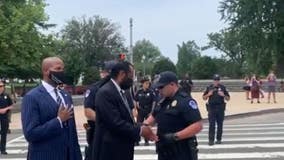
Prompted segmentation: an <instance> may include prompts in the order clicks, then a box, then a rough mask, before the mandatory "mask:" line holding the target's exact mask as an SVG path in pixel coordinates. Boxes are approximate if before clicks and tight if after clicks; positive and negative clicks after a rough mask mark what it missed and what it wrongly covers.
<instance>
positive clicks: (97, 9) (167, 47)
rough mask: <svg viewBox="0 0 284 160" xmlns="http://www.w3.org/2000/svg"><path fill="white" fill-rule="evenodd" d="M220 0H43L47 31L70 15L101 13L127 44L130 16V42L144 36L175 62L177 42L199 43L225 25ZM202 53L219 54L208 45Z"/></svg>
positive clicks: (76, 16)
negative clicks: (47, 17)
mask: <svg viewBox="0 0 284 160" xmlns="http://www.w3.org/2000/svg"><path fill="white" fill-rule="evenodd" d="M219 1H220V0H46V3H47V4H48V6H47V7H46V13H47V14H48V15H49V21H48V22H49V23H53V24H57V27H55V28H52V29H50V32H58V31H60V30H61V29H62V28H63V27H64V25H66V22H67V21H69V20H71V19H72V17H75V18H81V17H82V16H85V17H91V16H94V15H100V16H101V17H103V18H107V19H109V20H110V21H111V22H112V23H116V24H118V25H119V26H120V30H119V31H120V33H121V34H122V36H123V37H124V38H125V42H124V43H125V46H128V47H129V45H130V42H129V39H130V38H129V37H130V27H129V19H130V18H132V19H133V45H134V44H135V42H137V41H138V40H142V39H146V40H149V41H151V42H152V43H153V44H154V45H155V46H157V47H158V48H159V49H160V51H161V53H162V54H163V55H164V56H166V57H169V58H170V59H171V60H172V61H173V62H174V63H176V62H177V52H178V48H177V45H181V44H182V42H187V41H191V40H194V41H195V42H196V44H197V45H198V46H205V45H206V44H207V43H208V39H207V34H208V33H212V32H218V31H220V30H221V29H223V28H224V27H226V25H225V23H224V21H221V20H220V17H221V15H220V13H218V6H219ZM202 55H208V56H212V57H219V56H220V55H221V53H219V52H217V51H215V50H214V49H210V50H207V51H203V52H202Z"/></svg>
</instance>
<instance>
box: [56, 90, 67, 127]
mask: <svg viewBox="0 0 284 160" xmlns="http://www.w3.org/2000/svg"><path fill="white" fill-rule="evenodd" d="M54 92H55V96H56V103H57V104H58V106H59V107H60V106H61V105H62V99H61V97H60V96H59V94H60V92H59V89H57V88H54ZM63 126H64V127H65V128H67V127H68V123H67V121H66V122H63Z"/></svg>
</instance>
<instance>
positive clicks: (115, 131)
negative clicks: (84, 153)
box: [91, 61, 158, 160]
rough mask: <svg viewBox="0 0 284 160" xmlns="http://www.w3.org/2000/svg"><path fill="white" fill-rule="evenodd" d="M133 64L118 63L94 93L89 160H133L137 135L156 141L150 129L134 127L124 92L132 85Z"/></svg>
mask: <svg viewBox="0 0 284 160" xmlns="http://www.w3.org/2000/svg"><path fill="white" fill-rule="evenodd" d="M133 74H134V68H133V65H132V64H131V63H129V62H127V61H122V62H118V63H117V64H115V65H114V67H113V68H112V70H111V73H110V77H111V80H109V81H108V82H107V83H106V84H105V85H103V86H102V87H101V88H100V89H99V90H98V92H97V95H96V99H95V106H96V134H95V139H94V148H95V149H94V150H93V154H92V156H93V157H92V158H91V159H95V160H133V155H134V144H135V142H137V141H138V140H139V139H140V136H143V137H145V138H146V139H149V140H152V141H157V140H158V137H157V136H156V135H155V134H154V133H153V131H152V130H151V129H150V127H148V126H145V125H136V123H135V121H134V117H133V114H132V111H131V108H130V106H129V104H128V101H127V98H126V95H125V90H128V89H129V88H130V87H131V86H132V85H133Z"/></svg>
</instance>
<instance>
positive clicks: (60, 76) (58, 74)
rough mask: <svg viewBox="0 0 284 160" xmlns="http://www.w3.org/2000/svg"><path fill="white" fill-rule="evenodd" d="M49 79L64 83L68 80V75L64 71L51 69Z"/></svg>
mask: <svg viewBox="0 0 284 160" xmlns="http://www.w3.org/2000/svg"><path fill="white" fill-rule="evenodd" d="M49 79H50V80H51V81H52V82H53V83H54V84H55V85H59V84H64V83H65V82H66V76H65V73H64V71H50V73H49Z"/></svg>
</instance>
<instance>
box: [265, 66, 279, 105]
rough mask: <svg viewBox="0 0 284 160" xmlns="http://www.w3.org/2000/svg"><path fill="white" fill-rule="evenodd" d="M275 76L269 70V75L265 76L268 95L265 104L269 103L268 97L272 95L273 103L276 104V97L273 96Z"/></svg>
mask: <svg viewBox="0 0 284 160" xmlns="http://www.w3.org/2000/svg"><path fill="white" fill-rule="evenodd" d="M276 79H277V78H276V76H275V74H274V72H273V71H272V70H271V71H270V73H269V74H268V76H267V87H268V90H267V91H268V95H267V103H270V97H271V94H272V97H273V102H274V103H276V96H275V92H276V85H277V83H276Z"/></svg>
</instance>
